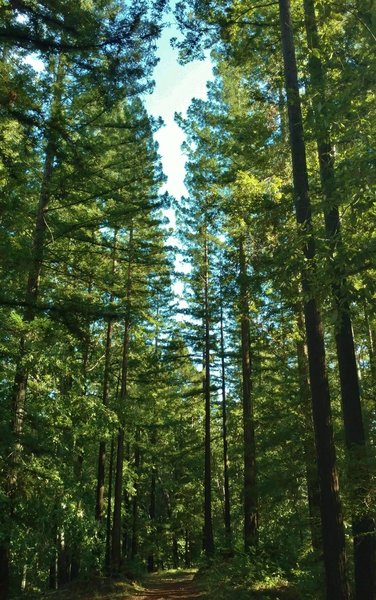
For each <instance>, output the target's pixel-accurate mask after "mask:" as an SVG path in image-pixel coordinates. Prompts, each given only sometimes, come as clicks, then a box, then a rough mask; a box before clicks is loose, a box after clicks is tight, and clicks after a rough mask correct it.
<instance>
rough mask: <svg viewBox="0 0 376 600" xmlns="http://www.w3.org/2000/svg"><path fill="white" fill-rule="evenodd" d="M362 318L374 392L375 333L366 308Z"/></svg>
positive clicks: (375, 372) (375, 377)
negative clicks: (365, 331)
mask: <svg viewBox="0 0 376 600" xmlns="http://www.w3.org/2000/svg"><path fill="white" fill-rule="evenodd" d="M364 317H365V323H366V328H367V347H368V361H369V370H370V374H371V382H372V387H373V388H374V390H375V389H376V331H375V329H374V328H373V327H372V324H371V322H370V318H369V315H368V307H367V306H365V307H364Z"/></svg>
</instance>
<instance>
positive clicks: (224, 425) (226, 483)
mask: <svg viewBox="0 0 376 600" xmlns="http://www.w3.org/2000/svg"><path fill="white" fill-rule="evenodd" d="M220 310H221V313H220V337H221V339H220V344H221V388H222V390H221V391H222V439H223V491H224V494H223V495H224V522H225V539H226V549H227V550H231V548H232V533H231V508H230V483H229V474H228V442H227V402H226V364H225V340H224V330H223V299H222V297H221V309H220Z"/></svg>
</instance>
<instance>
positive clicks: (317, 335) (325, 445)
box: [279, 0, 349, 600]
mask: <svg viewBox="0 0 376 600" xmlns="http://www.w3.org/2000/svg"><path fill="white" fill-rule="evenodd" d="M279 9H280V28H281V42H282V52H283V62H284V75H285V89H286V95H287V104H288V120H289V132H290V147H291V158H292V167H293V182H294V197H295V212H296V220H297V223H298V227H299V230H300V231H301V232H302V234H303V235H304V240H303V253H304V258H305V261H304V262H305V264H306V265H310V269H309V272H308V266H303V267H302V287H303V297H304V318H305V327H306V339H307V347H308V360H309V372H310V386H311V398H312V414H313V423H314V429H315V438H316V451H317V466H318V474H319V481H320V489H321V507H320V508H321V523H322V536H323V548H324V566H325V577H326V595H327V598H328V600H348V598H349V590H348V585H347V579H346V554H345V537H344V530H343V519H342V510H341V504H340V498H339V485H338V477H337V472H336V456H335V447H334V441H333V429H332V420H331V406H330V395H329V385H328V379H327V373H326V359H325V347H324V338H323V330H322V322H321V316H320V312H319V309H318V306H317V302H316V299H315V295H314V289H313V280H312V279H313V278H314V265H313V259H314V257H315V243H314V237H313V232H312V222H311V203H310V197H309V191H308V174H307V162H306V150H305V142H304V135H303V121H302V113H301V105H300V93H299V84H298V73H297V66H296V58H295V46H294V39H293V31H292V24H291V15H290V6H289V2H288V0H279Z"/></svg>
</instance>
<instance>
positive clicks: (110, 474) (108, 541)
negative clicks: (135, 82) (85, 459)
mask: <svg viewBox="0 0 376 600" xmlns="http://www.w3.org/2000/svg"><path fill="white" fill-rule="evenodd" d="M114 454H115V441H114V436H112V438H111V450H110V464H109V466H108V492H107V515H106V553H105V559H104V562H105V569H106V574H108V575H109V574H110V572H111V512H112V479H113V468H114Z"/></svg>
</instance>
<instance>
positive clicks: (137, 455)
mask: <svg viewBox="0 0 376 600" xmlns="http://www.w3.org/2000/svg"><path fill="white" fill-rule="evenodd" d="M140 437H141V436H140V429H139V428H137V430H136V440H135V447H134V468H135V473H136V483H135V486H134V490H135V493H134V496H133V503H132V546H131V558H132V560H134V559H135V558H136V557H137V556H138V543H139V536H138V503H139V483H138V478H139V476H140V465H141V452H140Z"/></svg>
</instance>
